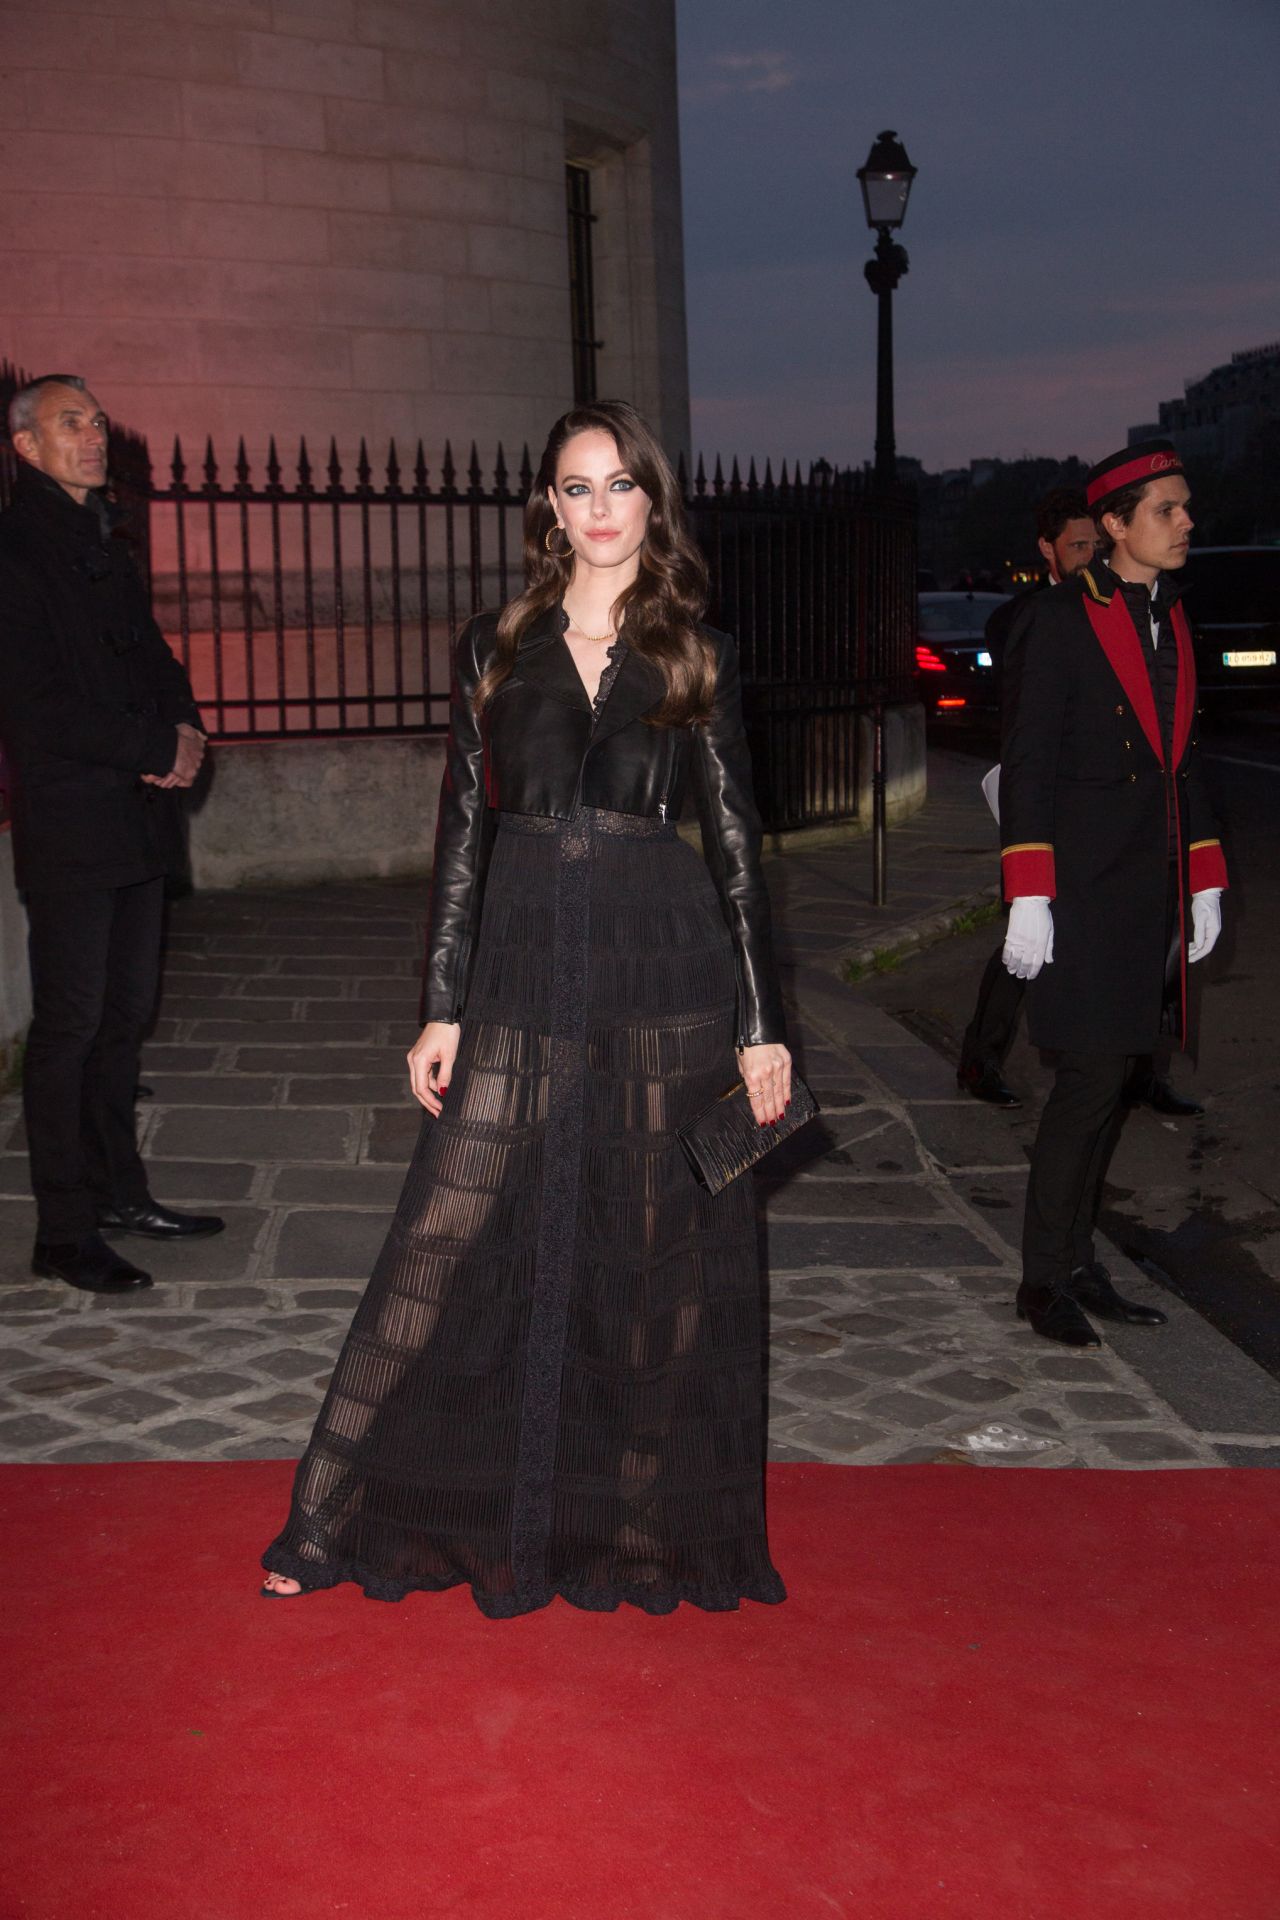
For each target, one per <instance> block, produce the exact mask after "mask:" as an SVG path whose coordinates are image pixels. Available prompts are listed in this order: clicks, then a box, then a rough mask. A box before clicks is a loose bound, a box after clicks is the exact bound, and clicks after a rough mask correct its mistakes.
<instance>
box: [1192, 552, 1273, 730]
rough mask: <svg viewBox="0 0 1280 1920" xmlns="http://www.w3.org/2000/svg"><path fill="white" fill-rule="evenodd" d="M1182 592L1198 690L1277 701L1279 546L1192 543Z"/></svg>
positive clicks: (1219, 698)
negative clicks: (1189, 629) (1201, 545)
mask: <svg viewBox="0 0 1280 1920" xmlns="http://www.w3.org/2000/svg"><path fill="white" fill-rule="evenodd" d="M1183 591H1184V596H1185V601H1186V608H1187V618H1188V619H1189V620H1190V622H1191V630H1192V633H1193V634H1194V636H1195V649H1196V677H1197V679H1198V680H1199V683H1200V691H1201V693H1202V694H1207V695H1208V696H1209V697H1210V699H1211V700H1212V701H1214V702H1215V703H1222V702H1224V701H1227V700H1239V699H1244V700H1248V701H1250V702H1255V701H1275V702H1280V547H1192V549H1191V553H1190V555H1189V557H1188V559H1187V564H1186V569H1185V571H1184V573H1183Z"/></svg>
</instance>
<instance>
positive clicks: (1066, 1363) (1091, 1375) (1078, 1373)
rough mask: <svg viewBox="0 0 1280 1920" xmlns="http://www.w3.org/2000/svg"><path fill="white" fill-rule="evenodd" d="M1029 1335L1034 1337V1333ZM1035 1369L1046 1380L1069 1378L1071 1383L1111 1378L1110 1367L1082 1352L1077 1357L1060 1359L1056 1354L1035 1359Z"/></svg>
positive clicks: (1107, 1382)
mask: <svg viewBox="0 0 1280 1920" xmlns="http://www.w3.org/2000/svg"><path fill="white" fill-rule="evenodd" d="M1031 1337H1032V1338H1033V1339H1034V1338H1036V1336H1035V1335H1034V1334H1033V1335H1032V1336H1031ZM1035 1369H1036V1372H1037V1373H1038V1374H1040V1375H1041V1376H1042V1377H1043V1378H1044V1379H1046V1380H1070V1381H1071V1382H1072V1384H1073V1385H1074V1384H1076V1383H1078V1382H1079V1381H1081V1380H1085V1381H1088V1380H1099V1381H1102V1382H1104V1383H1106V1384H1109V1383H1110V1381H1111V1379H1112V1374H1111V1371H1110V1369H1109V1368H1108V1367H1107V1366H1105V1365H1104V1364H1103V1362H1102V1361H1101V1360H1091V1359H1089V1358H1087V1356H1086V1355H1085V1354H1084V1353H1082V1354H1081V1355H1080V1356H1079V1358H1078V1359H1077V1358H1075V1357H1074V1356H1072V1357H1069V1358H1067V1359H1063V1360H1060V1359H1059V1358H1058V1357H1057V1355H1056V1354H1053V1355H1050V1356H1049V1357H1048V1358H1047V1359H1037V1360H1036V1361H1035Z"/></svg>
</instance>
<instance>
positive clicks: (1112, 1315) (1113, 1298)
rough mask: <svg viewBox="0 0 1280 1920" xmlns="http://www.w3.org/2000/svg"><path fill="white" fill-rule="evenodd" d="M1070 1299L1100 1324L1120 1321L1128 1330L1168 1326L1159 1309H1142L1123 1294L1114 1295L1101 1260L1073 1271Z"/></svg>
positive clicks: (1115, 1293)
mask: <svg viewBox="0 0 1280 1920" xmlns="http://www.w3.org/2000/svg"><path fill="white" fill-rule="evenodd" d="M1071 1297H1072V1299H1073V1300H1078V1301H1079V1303H1080V1305H1081V1306H1082V1307H1087V1308H1088V1309H1089V1311H1090V1313H1096V1314H1097V1315H1098V1316H1099V1317H1100V1318H1101V1319H1103V1320H1123V1321H1124V1322H1125V1324H1126V1325H1127V1326H1130V1327H1166V1326H1168V1324H1169V1316H1168V1314H1167V1313H1161V1311H1160V1309H1159V1307H1142V1306H1139V1305H1138V1302H1137V1301H1136V1300H1126V1299H1125V1298H1124V1295H1123V1294H1120V1293H1117V1292H1116V1289H1115V1285H1114V1283H1113V1281H1112V1278H1111V1275H1110V1274H1109V1273H1108V1272H1107V1270H1106V1268H1105V1267H1104V1266H1103V1264H1102V1262H1101V1261H1100V1260H1095V1261H1094V1262H1093V1264H1092V1266H1088V1267H1073V1268H1072V1271H1071Z"/></svg>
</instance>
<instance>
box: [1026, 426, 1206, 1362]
mask: <svg viewBox="0 0 1280 1920" xmlns="http://www.w3.org/2000/svg"><path fill="white" fill-rule="evenodd" d="M1086 491H1087V498H1088V502H1089V508H1090V511H1091V513H1092V515H1093V517H1094V520H1095V522H1096V524H1097V527H1098V530H1099V534H1100V535H1101V540H1102V545H1103V548H1104V552H1105V555H1106V558H1105V559H1104V560H1102V561H1100V562H1098V563H1097V564H1096V565H1095V566H1094V567H1092V568H1089V567H1086V568H1085V569H1083V570H1082V571H1081V572H1080V573H1079V574H1077V575H1076V576H1075V577H1074V578H1073V579H1072V580H1069V581H1067V582H1065V583H1064V584H1063V585H1062V586H1061V587H1059V588H1057V589H1055V591H1054V592H1053V593H1049V594H1041V595H1039V596H1038V597H1037V598H1036V599H1035V600H1033V601H1031V602H1030V603H1029V604H1028V605H1027V607H1026V609H1025V610H1024V612H1023V613H1022V615H1021V616H1020V618H1019V619H1018V621H1017V622H1016V623H1015V626H1014V630H1013V633H1012V634H1011V636H1010V639H1009V645H1008V649H1007V654H1006V661H1005V694H1006V702H1005V734H1004V751H1003V754H1002V758H1001V773H1000V818H1001V830H1002V838H1003V840H1004V847H1003V850H1002V855H1001V859H1002V864H1003V870H1004V889H1005V896H1006V898H1007V899H1008V900H1009V901H1010V903H1011V904H1010V911H1009V930H1008V935H1007V938H1006V941H1005V948H1004V954H1005V963H1006V965H1007V966H1008V967H1009V968H1010V970H1011V971H1012V972H1014V973H1016V974H1017V975H1019V977H1021V978H1022V979H1025V980H1027V981H1029V982H1030V983H1031V984H1030V987H1029V990H1028V995H1027V1000H1028V1026H1029V1030H1030V1035H1031V1039H1032V1041H1033V1043H1034V1044H1035V1045H1036V1046H1038V1047H1043V1048H1046V1049H1049V1050H1051V1051H1053V1052H1054V1053H1056V1055H1057V1067H1056V1071H1055V1077H1054V1084H1053V1088H1052V1091H1051V1092H1050V1094H1049V1098H1048V1100H1047V1101H1046V1103H1045V1107H1044V1112H1043V1114H1042V1115H1041V1120H1040V1126H1039V1130H1038V1132H1037V1135H1036V1141H1035V1146H1034V1148H1033V1151H1032V1157H1031V1175H1030V1180H1029V1182H1028V1187H1027V1204H1026V1214H1025V1217H1024V1222H1023V1241H1022V1257H1023V1270H1022V1284H1021V1286H1020V1287H1019V1289H1018V1298H1017V1308H1018V1313H1019V1315H1020V1317H1021V1318H1023V1319H1025V1320H1028V1321H1029V1322H1030V1324H1031V1326H1032V1327H1033V1328H1034V1330H1035V1331H1036V1332H1037V1333H1039V1334H1042V1335H1044V1337H1045V1338H1046V1339H1050V1340H1056V1341H1060V1342H1061V1343H1062V1344H1063V1345H1065V1346H1068V1347H1074V1348H1083V1347H1096V1346H1097V1345H1099V1344H1100V1343H1099V1340H1098V1335H1097V1333H1096V1331H1095V1330H1094V1328H1093V1325H1092V1324H1091V1322H1090V1320H1089V1318H1088V1313H1093V1314H1095V1315H1101V1316H1102V1317H1103V1318H1111V1319H1118V1320H1124V1321H1127V1322H1129V1323H1130V1324H1132V1325H1158V1324H1160V1323H1161V1322H1162V1321H1163V1320H1164V1318H1165V1316H1164V1315H1163V1314H1162V1313H1160V1312H1159V1311H1158V1309H1156V1308H1153V1307H1144V1306H1139V1305H1137V1304H1136V1303H1134V1302H1131V1301H1126V1300H1124V1299H1122V1298H1121V1296H1120V1294H1119V1293H1118V1292H1117V1291H1116V1289H1115V1287H1114V1286H1113V1284H1112V1282H1111V1277H1110V1275H1109V1274H1108V1273H1107V1270H1106V1268H1105V1267H1104V1266H1102V1265H1101V1264H1100V1262H1099V1261H1098V1259H1097V1257H1096V1253H1095V1250H1094V1244H1093V1234H1094V1229H1095V1225H1096V1221H1097V1215H1098V1208H1099V1204H1100V1201H1101V1195H1102V1184H1103V1180H1104V1178H1105V1175H1106V1170H1107V1162H1108V1160H1109V1158H1110V1155H1111V1152H1112V1150H1113V1148H1114V1146H1115V1142H1116V1139H1117V1136H1118V1132H1119V1122H1120V1118H1121V1114H1122V1101H1123V1093H1124V1085H1125V1079H1126V1075H1127V1073H1128V1071H1129V1067H1130V1062H1131V1061H1132V1059H1133V1058H1134V1056H1135V1055H1142V1054H1148V1053H1150V1052H1152V1050H1153V1049H1154V1047H1155V1045H1156V1043H1157V1040H1158V1038H1159V1036H1160V1034H1161V1033H1162V1032H1166V1033H1170V1034H1172V1035H1173V1036H1174V1037H1175V1038H1179V1039H1182V1040H1184V1043H1185V1036H1186V1030H1187V966H1188V963H1189V962H1194V961H1197V960H1201V959H1203V958H1204V957H1205V955H1206V954H1207V953H1209V952H1210V951H1211V949H1212V947H1213V945H1214V942H1215V941H1216V939H1217V937H1218V934H1219V932H1220V931H1221V926H1222V913H1221V904H1220V903H1221V895H1222V890H1223V888H1224V887H1225V886H1226V884H1227V873H1226V863H1225V861H1224V859H1223V853H1222V846H1221V843H1220V841H1219V839H1218V833H1217V828H1216V826H1215V824H1214V821H1213V815H1212V809H1211V807H1210V803H1209V799H1208V795H1207V792H1206V789H1205V786H1204V781H1203V777H1202V774H1201V770H1200V763H1199V756H1198V751H1197V748H1198V739H1197V731H1198V730H1197V722H1196V676H1195V659H1194V655H1193V653H1192V646H1191V634H1190V629H1189V627H1188V625H1187V619H1186V615H1185V613H1184V612H1183V610H1182V608H1181V607H1180V606H1179V605H1178V591H1179V586H1178V575H1179V572H1180V570H1181V568H1182V567H1183V566H1185V564H1186V558H1187V552H1188V547H1189V543H1190V535H1191V527H1192V520H1191V515H1190V513H1189V512H1188V510H1187V503H1188V501H1189V499H1190V489H1189V488H1188V485H1187V481H1186V477H1185V474H1184V473H1183V469H1182V463H1181V461H1180V460H1179V458H1178V455H1177V452H1176V450H1175V449H1174V447H1173V446H1172V445H1171V444H1170V443H1169V442H1167V441H1158V440H1157V441H1147V442H1145V443H1143V444H1142V445H1141V446H1136V447H1126V448H1125V449H1124V450H1123V451H1122V452H1120V453H1117V454H1113V455H1112V456H1111V457H1110V458H1109V459H1107V460H1104V461H1102V462H1100V463H1099V465H1098V466H1096V467H1094V468H1093V470H1092V471H1091V473H1090V475H1089V479H1088V484H1087V490H1086ZM1051 901H1052V903H1053V904H1052V907H1051V906H1050V902H1051ZM1086 1309H1087V1310H1088V1312H1086Z"/></svg>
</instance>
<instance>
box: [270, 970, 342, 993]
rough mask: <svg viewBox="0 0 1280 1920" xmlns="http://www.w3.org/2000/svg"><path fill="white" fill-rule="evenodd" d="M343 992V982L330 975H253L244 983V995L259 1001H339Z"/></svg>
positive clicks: (282, 973)
mask: <svg viewBox="0 0 1280 1920" xmlns="http://www.w3.org/2000/svg"><path fill="white" fill-rule="evenodd" d="M346 990H347V983H346V981H345V980H343V979H342V978H340V977H336V976H333V975H330V974H317V973H307V974H302V973H284V972H281V973H269V974H268V973H255V974H251V975H250V976H249V977H248V978H247V979H246V981H245V993H246V995H252V996H254V997H255V998H257V999H262V1000H266V999H278V1000H330V999H332V1000H341V999H345V998H346Z"/></svg>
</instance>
